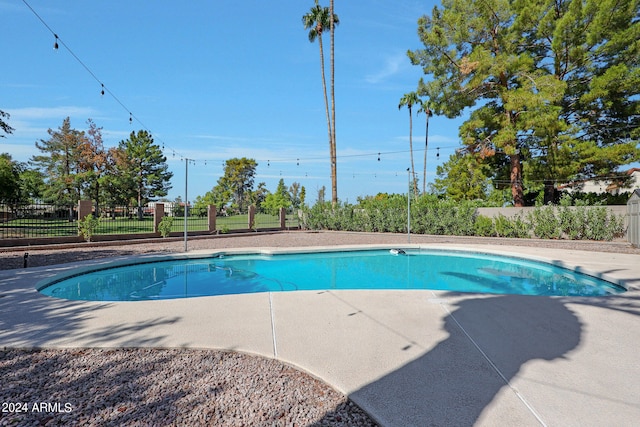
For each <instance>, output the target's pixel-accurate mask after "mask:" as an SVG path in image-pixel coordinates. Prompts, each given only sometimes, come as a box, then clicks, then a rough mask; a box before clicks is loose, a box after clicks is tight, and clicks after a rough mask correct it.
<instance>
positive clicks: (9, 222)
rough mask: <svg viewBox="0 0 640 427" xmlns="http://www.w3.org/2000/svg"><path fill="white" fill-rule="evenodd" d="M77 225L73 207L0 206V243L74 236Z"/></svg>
mask: <svg viewBox="0 0 640 427" xmlns="http://www.w3.org/2000/svg"><path fill="white" fill-rule="evenodd" d="M77 221H78V208H77V206H74V205H55V204H37V203H31V204H17V203H13V204H12V203H0V238H2V239H20V238H30V237H63V236H77V235H78V224H77Z"/></svg>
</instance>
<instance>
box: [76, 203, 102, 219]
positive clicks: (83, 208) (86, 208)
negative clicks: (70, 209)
mask: <svg viewBox="0 0 640 427" xmlns="http://www.w3.org/2000/svg"><path fill="white" fill-rule="evenodd" d="M92 208H93V207H92V205H91V200H78V221H79V220H81V219H85V217H87V216H89V215H90V214H91V209H92ZM97 215H98V213H97V212H96V216H97Z"/></svg>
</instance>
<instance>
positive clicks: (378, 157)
mask: <svg viewBox="0 0 640 427" xmlns="http://www.w3.org/2000/svg"><path fill="white" fill-rule="evenodd" d="M378 161H380V153H378Z"/></svg>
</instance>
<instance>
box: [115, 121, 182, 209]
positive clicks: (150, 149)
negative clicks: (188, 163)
mask: <svg viewBox="0 0 640 427" xmlns="http://www.w3.org/2000/svg"><path fill="white" fill-rule="evenodd" d="M118 149H119V150H120V151H121V153H122V155H123V157H124V158H120V159H119V160H120V162H119V163H116V165H118V167H119V168H121V170H120V172H121V174H120V176H121V178H122V181H124V182H133V184H134V188H135V190H134V191H135V198H136V201H137V205H138V219H140V220H141V219H142V216H143V211H142V207H143V206H144V205H146V204H147V203H148V202H149V201H152V200H153V199H155V198H157V197H164V196H166V195H167V193H168V191H169V190H170V189H171V184H170V181H171V177H173V173H172V172H169V166H168V165H167V163H166V162H167V158H166V157H165V156H164V155H163V154H162V150H161V149H160V147H159V146H158V145H156V144H154V142H153V138H152V137H151V135H150V134H149V132H147V131H145V130H140V131H138V133H135V132H131V135H129V139H127V140H124V141H120V144H119V145H118Z"/></svg>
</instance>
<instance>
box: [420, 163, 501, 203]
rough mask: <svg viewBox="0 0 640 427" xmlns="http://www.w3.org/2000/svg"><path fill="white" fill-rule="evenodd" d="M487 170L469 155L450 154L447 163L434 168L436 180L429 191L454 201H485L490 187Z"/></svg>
mask: <svg viewBox="0 0 640 427" xmlns="http://www.w3.org/2000/svg"><path fill="white" fill-rule="evenodd" d="M487 169H488V168H487V167H486V166H485V165H483V164H482V163H478V162H477V161H476V158H475V157H474V156H473V155H471V154H469V153H465V154H463V153H460V154H452V155H451V156H450V157H449V160H448V161H446V162H445V163H444V164H442V165H438V167H437V168H436V179H435V180H434V182H433V184H431V190H432V191H433V192H434V193H435V194H437V195H439V196H445V197H446V198H447V199H453V200H456V201H459V200H476V199H480V200H485V199H487V197H488V195H489V193H490V192H489V191H488V190H489V188H490V185H491V181H490V179H489V177H488V176H487V175H486V171H487Z"/></svg>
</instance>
